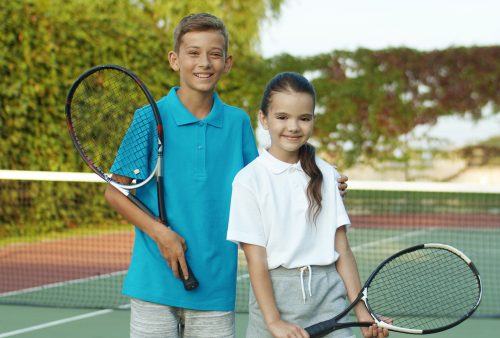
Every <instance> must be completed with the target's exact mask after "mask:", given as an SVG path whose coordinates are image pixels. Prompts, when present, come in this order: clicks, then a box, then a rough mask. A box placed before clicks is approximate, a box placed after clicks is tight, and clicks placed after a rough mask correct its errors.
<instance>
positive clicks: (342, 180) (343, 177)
mask: <svg viewBox="0 0 500 338" xmlns="http://www.w3.org/2000/svg"><path fill="white" fill-rule="evenodd" d="M348 180H349V178H348V177H347V176H346V175H340V177H339V178H337V182H338V183H339V190H340V196H342V197H345V196H346V195H347V183H346V182H347V181H348Z"/></svg>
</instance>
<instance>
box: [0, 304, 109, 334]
mask: <svg viewBox="0 0 500 338" xmlns="http://www.w3.org/2000/svg"><path fill="white" fill-rule="evenodd" d="M113 311H114V310H113V309H105V310H99V311H94V312H90V313H86V314H83V315H79V316H73V317H68V318H64V319H59V320H55V321H52V322H48V323H45V324H39V325H34V326H30V327H26V328H24V329H19V330H14V331H10V332H4V333H0V338H4V337H12V336H17V335H19V334H22V333H26V332H32V331H38V330H41V329H45V328H48V327H52V326H57V325H62V324H66V323H70V322H74V321H77V320H82V319H86V318H91V317H96V316H101V315H105V314H108V313H111V312H113Z"/></svg>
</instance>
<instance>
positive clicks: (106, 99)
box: [71, 68, 158, 184]
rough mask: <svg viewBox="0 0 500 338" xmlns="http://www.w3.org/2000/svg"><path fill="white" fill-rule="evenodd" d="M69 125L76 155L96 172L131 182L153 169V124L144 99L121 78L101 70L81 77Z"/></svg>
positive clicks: (155, 142) (155, 141) (155, 134)
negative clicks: (116, 176)
mask: <svg viewBox="0 0 500 338" xmlns="http://www.w3.org/2000/svg"><path fill="white" fill-rule="evenodd" d="M71 123H72V125H73V132H74V136H75V138H76V142H77V143H78V145H79V146H80V149H81V151H83V152H84V154H85V157H86V159H88V160H89V161H90V162H92V164H93V166H94V167H95V168H96V169H97V170H98V171H99V172H101V173H102V174H109V173H111V172H113V173H115V174H119V175H121V176H125V177H130V178H132V182H130V184H135V183H137V181H141V180H145V179H146V178H147V177H148V176H149V175H150V174H151V172H152V171H153V170H154V167H155V164H156V161H157V152H158V131H157V128H156V121H155V118H154V114H153V112H152V110H151V108H150V106H149V102H148V100H147V97H146V96H145V95H144V93H143V92H142V90H141V88H140V87H139V85H138V84H137V83H136V82H135V81H134V80H133V79H132V78H131V77H129V76H128V75H127V74H125V73H123V72H121V71H118V70H115V69H108V68H106V69H103V70H99V71H96V72H94V73H92V74H90V75H88V76H87V77H85V78H84V79H83V80H82V81H81V83H80V84H79V85H78V87H77V88H76V90H75V92H74V95H73V99H72V102H71ZM120 183H122V184H123V182H120Z"/></svg>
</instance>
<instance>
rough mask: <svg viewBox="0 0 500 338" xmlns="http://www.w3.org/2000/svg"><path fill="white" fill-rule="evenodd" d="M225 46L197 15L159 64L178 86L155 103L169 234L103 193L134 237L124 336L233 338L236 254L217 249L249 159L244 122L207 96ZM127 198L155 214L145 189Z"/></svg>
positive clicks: (251, 143)
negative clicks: (193, 281)
mask: <svg viewBox="0 0 500 338" xmlns="http://www.w3.org/2000/svg"><path fill="white" fill-rule="evenodd" d="M228 42H229V38H228V34H227V31H226V28H225V26H224V24H223V23H222V22H221V21H220V20H219V19H218V18H216V17H214V16H213V15H210V14H206V13H200V14H193V15H189V16H187V17H185V18H183V19H182V20H181V22H180V23H179V25H178V26H177V28H176V30H175V32H174V51H171V52H170V53H169V54H168V58H169V63H170V66H171V67H172V69H173V70H174V71H176V72H179V78H180V86H179V87H175V88H172V89H171V90H170V92H169V93H168V95H167V96H165V97H163V98H162V99H160V100H159V101H158V108H159V110H160V114H161V118H162V122H163V125H164V128H165V149H164V155H165V156H164V166H163V167H164V177H165V194H166V196H165V203H166V206H167V215H168V223H169V225H170V227H169V228H167V227H165V226H164V225H163V224H161V223H159V222H158V221H156V220H154V219H152V218H151V217H149V216H147V215H146V214H145V213H143V212H142V211H141V210H139V209H138V208H136V207H135V206H134V205H133V204H132V203H130V202H129V201H128V200H127V199H126V198H125V197H124V196H123V195H122V194H121V193H119V192H118V191H116V190H115V189H114V188H113V187H112V186H111V185H109V186H108V187H107V189H106V193H105V196H106V199H107V201H108V203H109V204H110V205H111V206H112V207H113V208H114V209H115V210H117V211H118V212H119V213H120V214H122V215H123V216H124V217H125V218H126V219H127V220H128V221H130V222H131V223H132V224H134V225H135V229H136V239H135V243H134V249H133V253H132V259H131V263H130V267H129V271H128V274H127V277H126V279H125V282H124V286H123V293H124V294H125V295H127V296H130V297H131V298H132V299H131V321H130V335H131V337H178V336H179V335H181V333H180V329H178V328H180V327H181V326H183V327H184V332H183V334H184V335H185V336H189V337H234V334H235V333H234V330H235V329H234V312H233V311H234V305H235V296H236V269H237V246H236V245H235V244H233V243H231V242H229V241H226V231H227V224H228V223H227V222H228V216H229V205H230V198H231V183H232V181H233V178H234V176H235V175H236V173H237V172H238V171H239V170H240V169H242V168H243V167H244V166H245V165H246V164H248V163H250V162H251V161H252V160H253V159H254V158H255V157H257V148H256V144H255V139H254V135H253V130H252V127H251V124H250V119H249V117H248V115H247V114H246V113H245V112H244V111H243V110H241V109H239V108H235V107H231V106H228V105H226V104H224V103H223V102H222V101H221V100H220V98H219V97H218V95H217V93H215V87H216V85H217V82H218V80H219V78H220V77H221V76H222V74H224V73H227V72H229V70H230V69H231V65H232V57H231V56H229V55H228ZM116 174H118V173H115V175H116ZM123 179H128V178H126V177H123ZM344 181H345V180H344ZM345 186H346V185H345V184H342V187H343V188H344V189H345ZM137 195H138V197H139V198H141V200H142V201H143V202H144V203H145V204H146V205H147V206H149V207H153V210H155V209H154V208H155V207H156V204H157V202H156V190H155V184H148V185H146V186H145V187H142V188H140V189H138V191H137ZM186 261H188V262H189V264H190V267H191V269H192V271H193V272H194V274H195V275H196V277H197V279H198V281H199V283H200V285H199V287H198V288H196V289H195V290H193V291H185V290H184V287H183V284H182V282H181V281H180V280H179V278H187V274H186V272H187V268H186ZM178 264H180V266H181V268H182V271H183V272H184V275H183V276H180V272H179V270H178V268H177V267H178Z"/></svg>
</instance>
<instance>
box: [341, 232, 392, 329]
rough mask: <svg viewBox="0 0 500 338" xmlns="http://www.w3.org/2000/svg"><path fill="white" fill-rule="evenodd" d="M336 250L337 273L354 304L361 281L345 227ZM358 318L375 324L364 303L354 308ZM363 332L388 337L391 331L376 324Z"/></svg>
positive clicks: (350, 300)
mask: <svg viewBox="0 0 500 338" xmlns="http://www.w3.org/2000/svg"><path fill="white" fill-rule="evenodd" d="M335 250H336V251H337V252H338V254H339V258H338V259H337V262H336V263H335V265H336V266H337V271H338V273H339V275H340V277H342V280H343V281H344V285H345V288H346V290H347V298H348V299H349V302H351V303H352V301H354V300H355V299H356V297H357V296H358V294H359V292H360V291H361V281H360V278H359V272H358V266H357V264H356V258H355V257H354V254H353V252H352V250H351V247H350V245H349V241H348V240H347V233H346V228H345V226H341V227H338V228H337V231H336V233H335ZM354 311H355V313H356V317H357V318H358V320H359V321H360V322H373V318H372V317H371V315H370V313H369V312H368V310H367V309H366V307H365V304H364V303H363V302H358V304H357V305H356V306H355V307H354ZM361 331H362V333H363V337H366V338H371V337H379V338H382V337H387V336H388V335H389V331H388V330H387V329H382V328H378V327H377V325H376V324H373V325H372V326H370V327H362V328H361Z"/></svg>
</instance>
